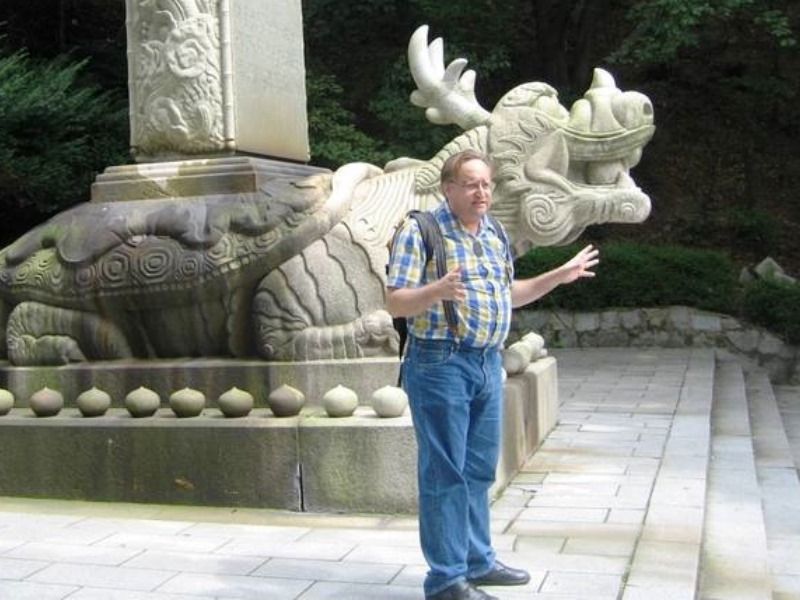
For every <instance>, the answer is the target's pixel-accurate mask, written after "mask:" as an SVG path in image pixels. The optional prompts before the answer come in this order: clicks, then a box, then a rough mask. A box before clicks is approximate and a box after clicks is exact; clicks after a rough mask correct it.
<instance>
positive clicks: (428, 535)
mask: <svg viewBox="0 0 800 600" xmlns="http://www.w3.org/2000/svg"><path fill="white" fill-rule="evenodd" d="M403 387H404V389H405V390H406V393H407V394H408V397H409V405H410V407H411V415H412V418H413V421H414V431H415V432H416V438H417V448H418V456H419V458H418V463H417V478H418V484H419V530H420V542H421V546H422V552H423V554H424V555H425V559H426V560H427V562H428V565H429V566H430V570H429V571H428V575H427V577H426V578H425V594H426V596H427V595H432V594H436V593H437V592H440V591H441V590H443V589H445V588H447V587H449V586H451V585H453V584H454V583H456V582H457V581H459V580H462V579H465V578H474V577H480V576H481V575H483V574H485V573H487V572H488V571H490V570H491V569H492V568H493V567H494V560H495V552H494V549H493V548H492V541H491V532H490V522H489V488H490V487H491V485H492V483H494V477H495V469H496V467H497V458H498V452H499V446H500V433H501V424H502V404H503V402H502V400H503V382H502V359H501V355H500V351H499V349H497V348H490V349H469V348H464V347H461V346H459V345H458V344H457V343H455V342H450V341H439V340H421V339H417V338H414V337H411V336H410V337H409V347H408V353H407V354H406V358H405V362H404V364H403Z"/></svg>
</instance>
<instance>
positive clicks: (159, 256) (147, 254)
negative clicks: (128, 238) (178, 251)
mask: <svg viewBox="0 0 800 600" xmlns="http://www.w3.org/2000/svg"><path fill="white" fill-rule="evenodd" d="M175 261H176V258H175V252H174V251H173V250H172V249H171V248H169V247H167V246H154V247H151V248H147V250H146V251H144V252H141V253H136V254H134V256H133V276H134V278H135V279H136V280H137V281H139V283H157V282H161V281H165V280H166V279H167V278H168V277H169V276H170V275H171V274H172V273H174V269H175Z"/></svg>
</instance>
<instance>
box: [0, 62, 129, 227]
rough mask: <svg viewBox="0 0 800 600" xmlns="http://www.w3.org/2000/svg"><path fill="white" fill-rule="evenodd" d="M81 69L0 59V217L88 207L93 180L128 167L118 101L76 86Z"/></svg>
mask: <svg viewBox="0 0 800 600" xmlns="http://www.w3.org/2000/svg"><path fill="white" fill-rule="evenodd" d="M84 65H85V61H83V62H74V61H71V60H70V58H69V57H64V56H62V57H59V58H57V59H54V60H52V61H49V62H47V61H37V60H34V59H32V58H30V57H29V56H28V55H27V54H25V53H24V52H16V53H14V54H10V55H3V54H2V51H0V209H1V210H2V211H3V214H5V215H14V216H15V219H16V220H17V221H19V222H24V221H26V220H28V221H32V222H36V221H38V220H43V219H44V218H45V217H46V216H47V215H49V214H52V213H53V212H55V211H57V210H59V209H62V208H66V207H68V206H71V205H73V204H76V203H78V202H84V201H86V200H88V198H89V186H90V185H91V183H92V181H93V179H94V176H95V175H96V173H97V172H99V171H102V170H103V169H104V168H105V167H106V166H109V165H113V164H120V163H124V162H127V160H128V149H127V146H128V139H127V138H128V130H127V109H126V105H125V102H124V99H123V98H118V97H115V96H114V95H112V94H110V93H108V92H104V91H101V90H100V89H99V88H98V87H96V86H93V85H91V84H88V85H87V84H84V83H81V82H80V81H79V75H80V73H81V71H82V69H83V67H84ZM0 230H2V231H5V226H2V225H0Z"/></svg>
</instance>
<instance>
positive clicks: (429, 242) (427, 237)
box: [408, 210, 458, 335]
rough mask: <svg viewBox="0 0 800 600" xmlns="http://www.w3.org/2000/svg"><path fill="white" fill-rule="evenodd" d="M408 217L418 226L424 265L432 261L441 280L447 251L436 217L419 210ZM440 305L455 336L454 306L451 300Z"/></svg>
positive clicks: (455, 317)
mask: <svg viewBox="0 0 800 600" xmlns="http://www.w3.org/2000/svg"><path fill="white" fill-rule="evenodd" d="M408 216H409V217H410V218H412V219H414V220H415V221H416V222H417V225H418V226H419V231H420V235H421V236H422V243H423V245H424V246H425V264H426V265H427V264H428V263H429V262H430V261H431V259H433V260H434V264H435V266H436V277H437V278H439V279H441V278H442V277H444V276H445V275H447V251H446V250H445V246H444V236H442V230H441V228H440V227H439V223H437V222H436V217H434V216H433V213H430V212H427V211H421V210H412V211H409V213H408ZM442 304H443V305H444V316H445V319H446V320H447V326H448V328H449V329H450V331H451V332H452V333H453V334H454V335H455V334H456V333H457V332H458V312H457V311H456V304H455V302H453V301H452V300H443V301H442Z"/></svg>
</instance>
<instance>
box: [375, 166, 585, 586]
mask: <svg viewBox="0 0 800 600" xmlns="http://www.w3.org/2000/svg"><path fill="white" fill-rule="evenodd" d="M491 175H492V171H491V167H490V164H489V161H488V159H487V158H486V157H484V156H483V155H482V154H480V153H478V152H475V151H473V150H467V151H464V152H460V153H458V154H455V155H453V156H451V157H450V158H449V159H448V160H447V161H446V162H445V164H444V166H443V167H442V175H441V186H442V192H443V193H444V196H445V202H443V203H442V204H440V205H439V206H438V207H437V208H436V209H434V210H433V214H434V216H435V218H436V221H437V223H438V224H439V227H440V228H441V231H442V234H443V236H444V238H445V246H446V250H447V266H448V271H447V274H446V275H445V276H444V277H442V278H440V279H437V278H436V275H435V273H436V268H435V265H434V262H435V261H434V260H430V261H429V263H428V264H427V267H426V265H425V250H424V246H423V243H422V239H421V237H420V233H419V228H418V226H417V223H416V221H414V220H413V219H407V220H406V221H405V222H404V223H403V225H402V226H401V227H400V230H399V231H398V233H397V236H396V238H395V243H394V245H393V251H392V256H391V258H390V263H389V275H388V280H387V309H388V311H389V312H390V313H391V314H392V315H393V316H395V317H409V344H408V351H407V353H406V357H405V359H404V363H403V387H404V388H405V390H406V392H407V393H408V396H409V404H410V407H411V414H412V417H413V421H414V430H415V433H416V438H417V446H418V454H419V459H418V465H417V466H418V482H419V525H420V542H421V546H422V551H423V554H424V555H425V559H426V560H427V562H428V565H429V567H430V570H429V571H428V574H427V576H426V578H425V597H426V599H428V600H487V599H492V598H494V597H493V596H490V595H489V594H487V593H486V592H484V591H483V590H480V589H479V588H478V586H482V585H523V584H525V583H527V582H528V581H529V580H530V576H529V575H528V573H527V572H525V571H523V570H519V569H512V568H510V567H507V566H505V565H503V564H502V563H501V562H500V561H498V560H497V559H496V558H495V551H494V550H493V548H492V543H491V535H490V523H489V493H488V492H489V488H490V487H491V485H492V483H493V482H494V476H495V469H496V467H497V458H498V452H499V445H500V435H501V421H502V419H501V416H502V413H501V411H502V401H503V380H502V357H501V348H502V345H503V342H504V341H505V339H506V336H507V334H508V329H509V324H510V317H511V308H512V307H517V306H522V305H525V304H528V303H530V302H533V301H534V300H536V299H537V298H540V297H542V296H543V295H545V294H547V293H548V292H550V291H551V290H552V289H553V288H555V287H556V286H558V285H560V284H563V283H569V282H572V281H575V280H576V279H579V278H582V277H592V276H594V273H593V272H592V271H590V270H589V269H591V268H592V267H594V266H595V265H596V264H597V263H598V262H599V261H598V258H597V256H598V251H597V250H595V249H593V248H592V247H591V246H587V247H586V248H584V249H583V250H581V251H580V252H579V253H578V254H577V255H576V256H575V257H574V258H572V259H571V260H570V261H568V262H566V263H564V264H563V265H562V266H560V267H558V268H556V269H554V270H552V271H549V272H547V273H544V274H543V275H540V276H538V277H534V278H531V279H525V280H513V264H512V262H511V255H510V250H509V248H507V247H506V245H505V244H504V242H503V240H504V239H505V236H504V234H501V232H499V231H496V230H495V225H494V224H493V222H492V221H491V220H490V219H488V218H487V213H488V212H489V209H490V208H491V205H492V189H491V185H492V181H491ZM497 226H498V227H499V225H497ZM443 300H452V301H455V302H456V305H457V309H458V311H457V312H458V316H459V324H458V330H457V331H451V330H450V328H449V327H448V324H447V322H446V319H445V316H444V310H443V305H442V301H443ZM495 600H496V599H495Z"/></svg>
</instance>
